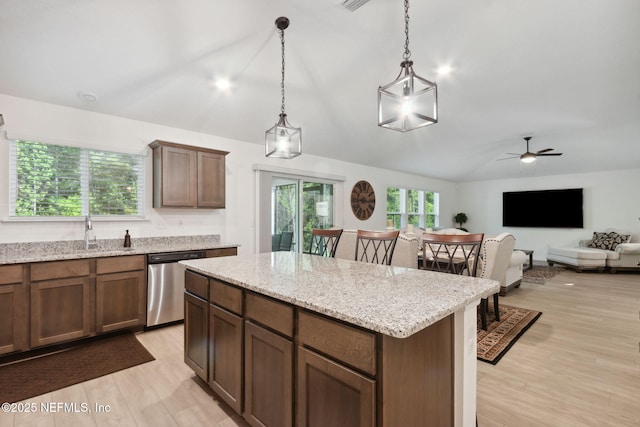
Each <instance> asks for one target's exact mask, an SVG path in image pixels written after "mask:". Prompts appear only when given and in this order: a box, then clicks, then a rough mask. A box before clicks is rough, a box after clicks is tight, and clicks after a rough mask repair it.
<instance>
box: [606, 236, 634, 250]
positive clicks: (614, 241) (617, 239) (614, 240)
mask: <svg viewBox="0 0 640 427" xmlns="http://www.w3.org/2000/svg"><path fill="white" fill-rule="evenodd" d="M609 236H610V241H611V244H610V246H609V250H610V251H615V250H616V247H617V246H618V245H619V244H620V243H627V242H628V241H629V239H630V238H631V234H618V233H615V232H612V233H609Z"/></svg>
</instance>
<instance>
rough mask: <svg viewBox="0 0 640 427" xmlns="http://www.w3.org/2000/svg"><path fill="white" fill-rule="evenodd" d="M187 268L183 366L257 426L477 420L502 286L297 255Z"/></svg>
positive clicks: (211, 262)
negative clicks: (486, 340) (493, 308)
mask: <svg viewBox="0 0 640 427" xmlns="http://www.w3.org/2000/svg"><path fill="white" fill-rule="evenodd" d="M182 264H184V265H185V266H186V267H187V280H186V293H187V294H186V295H185V362H187V364H189V366H191V367H192V368H193V369H194V371H195V372H196V373H197V374H198V375H199V376H200V377H202V378H203V379H204V380H205V381H207V382H208V384H209V385H210V386H211V388H212V389H213V390H214V391H215V392H216V393H217V394H218V396H220V397H221V398H222V399H223V400H225V401H226V402H227V403H229V404H230V405H231V407H232V408H233V409H234V410H235V411H236V412H238V413H239V414H241V415H242V416H243V417H244V418H245V419H246V420H247V421H248V422H249V423H250V424H252V425H282V426H287V425H294V424H295V425H299V426H307V425H342V426H349V425H353V426H398V425H416V426H417V425H420V426H428V425H434V426H447V425H452V426H453V425H455V426H473V425H475V398H476V396H475V392H476V388H475V387H476V307H477V305H478V303H479V301H480V298H484V297H487V296H489V295H492V294H494V293H496V292H497V291H498V289H499V283H498V282H496V281H491V280H485V279H476V278H470V277H463V276H456V275H447V274H442V273H436V272H430V271H423V270H415V269H409V268H402V267H391V266H379V265H373V264H366V263H361V262H355V261H347V260H340V259H333V258H324V257H318V256H313V255H307V254H297V253H293V252H274V253H263V254H257V255H244V256H238V257H232V258H221V259H200V260H193V261H183V262H182Z"/></svg>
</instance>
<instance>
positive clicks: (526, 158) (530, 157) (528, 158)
mask: <svg viewBox="0 0 640 427" xmlns="http://www.w3.org/2000/svg"><path fill="white" fill-rule="evenodd" d="M530 139H531V137H530V136H525V137H524V140H525V141H527V151H525V152H524V153H522V154H518V153H507V154H512V155H513V157H506V158H504V159H498V160H508V159H515V158H517V157H519V158H520V161H521V162H522V163H533V162H535V161H536V158H537V157H538V156H562V153H549V151H553V150H554V149H553V148H545V149H544V150H540V151H536V152H535V153H532V152H531V151H529V140H530Z"/></svg>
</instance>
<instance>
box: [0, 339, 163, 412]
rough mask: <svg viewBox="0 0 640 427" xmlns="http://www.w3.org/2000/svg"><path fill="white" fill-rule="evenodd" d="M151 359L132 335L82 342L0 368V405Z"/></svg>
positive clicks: (152, 358)
mask: <svg viewBox="0 0 640 427" xmlns="http://www.w3.org/2000/svg"><path fill="white" fill-rule="evenodd" d="M152 360H155V359H154V357H153V356H152V355H151V354H150V353H149V352H148V351H147V349H146V348H144V346H143V345H142V344H140V342H139V341H138V340H137V339H136V337H135V335H134V334H133V333H125V334H120V335H116V336H110V337H106V338H100V339H96V340H94V341H89V342H85V343H81V344H79V345H76V346H73V347H70V348H67V349H64V350H61V351H59V352H56V353H53V354H48V355H43V356H39V357H35V358H31V359H28V360H23V361H18V362H14V363H11V364H7V365H4V366H0V402H9V403H15V402H19V401H21V400H25V399H29V398H31V397H34V396H39V395H41V394H44V393H49V392H51V391H54V390H59V389H61V388H64V387H68V386H70V385H74V384H78V383H80V382H83V381H88V380H91V379H94V378H98V377H101V376H103V375H108V374H111V373H113V372H117V371H120V370H122V369H126V368H130V367H132V366H136V365H140V364H142V363H146V362H150V361H152Z"/></svg>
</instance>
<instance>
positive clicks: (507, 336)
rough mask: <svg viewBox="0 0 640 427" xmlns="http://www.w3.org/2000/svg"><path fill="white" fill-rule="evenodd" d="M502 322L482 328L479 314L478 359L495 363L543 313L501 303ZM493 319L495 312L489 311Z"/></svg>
mask: <svg viewBox="0 0 640 427" xmlns="http://www.w3.org/2000/svg"><path fill="white" fill-rule="evenodd" d="M499 306H500V322H496V321H495V320H494V321H493V322H491V323H489V325H487V330H486V331H485V330H482V328H480V319H479V316H478V326H477V330H478V360H482V361H483V362H487V363H491V364H492V365H495V364H496V363H498V361H500V359H501V358H502V356H504V355H505V354H506V353H507V351H509V349H510V348H511V347H512V346H513V345H514V344H515V343H516V341H518V339H519V338H520V337H521V336H522V335H523V334H524V333H525V332H526V331H527V329H529V327H530V326H531V325H533V324H534V323H535V321H536V320H538V318H539V317H540V315H541V314H542V313H541V312H539V311H534V310H528V309H526V308H520V307H512V306H509V305H504V304H500V305H499ZM488 318H489V319H493V312H491V313H489V317H488Z"/></svg>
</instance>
